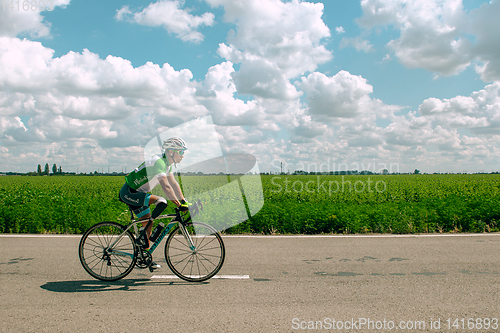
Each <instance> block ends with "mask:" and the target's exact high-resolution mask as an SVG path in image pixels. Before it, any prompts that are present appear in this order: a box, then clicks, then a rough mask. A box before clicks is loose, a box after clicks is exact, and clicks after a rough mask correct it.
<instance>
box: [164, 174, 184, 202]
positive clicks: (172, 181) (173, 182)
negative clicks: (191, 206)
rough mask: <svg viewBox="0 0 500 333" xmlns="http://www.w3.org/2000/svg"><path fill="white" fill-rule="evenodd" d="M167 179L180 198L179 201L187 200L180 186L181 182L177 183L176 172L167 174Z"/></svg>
mask: <svg viewBox="0 0 500 333" xmlns="http://www.w3.org/2000/svg"><path fill="white" fill-rule="evenodd" d="M167 179H168V182H169V184H170V186H171V187H172V189H173V190H174V193H175V196H176V197H177V199H179V201H181V200H185V198H184V195H183V194H182V190H181V187H180V186H179V183H177V180H175V177H174V174H173V173H169V174H167Z"/></svg>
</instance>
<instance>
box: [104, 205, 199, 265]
mask: <svg viewBox="0 0 500 333" xmlns="http://www.w3.org/2000/svg"><path fill="white" fill-rule="evenodd" d="M131 219H132V221H131V223H130V225H129V226H128V227H127V228H126V229H125V230H124V231H123V232H122V233H121V234H120V235H119V236H118V238H117V239H116V240H115V241H114V242H113V244H110V245H109V248H110V249H113V248H114V247H115V245H116V244H117V243H119V242H120V240H121V239H122V237H123V236H124V235H125V233H126V232H127V231H129V230H130V228H132V227H134V236H135V238H136V240H137V239H139V237H142V236H143V233H144V234H145V233H146V229H144V230H143V231H142V232H141V234H139V230H138V228H137V224H138V223H143V222H144V221H145V220H135V219H134V218H133V215H132V213H131ZM158 219H171V221H170V223H168V224H167V226H166V227H165V228H164V229H163V231H162V233H161V234H160V236H158V238H157V239H156V241H155V242H154V243H153V245H151V247H150V248H149V251H148V252H149V253H150V254H153V252H154V250H155V249H156V248H157V247H158V245H160V243H161V241H162V240H163V238H165V236H166V235H168V233H169V232H170V230H172V228H173V227H175V226H176V225H177V224H178V225H179V228H180V229H181V232H182V234H183V236H184V238H186V240H187V242H188V244H189V248H190V250H191V251H195V250H196V247H195V245H194V243H193V240H192V239H191V236H190V235H189V233H188V232H187V230H186V226H185V224H186V223H187V222H189V221H190V220H191V217H189V218H188V219H187V220H186V221H184V220H182V216H181V215H180V213H177V214H166V215H159V216H158V217H156V218H154V219H150V223H153V221H154V220H158ZM112 253H113V254H115V255H126V256H129V257H133V256H134V254H133V253H126V252H122V251H116V250H113V251H112ZM139 253H140V254H139V255H141V252H139Z"/></svg>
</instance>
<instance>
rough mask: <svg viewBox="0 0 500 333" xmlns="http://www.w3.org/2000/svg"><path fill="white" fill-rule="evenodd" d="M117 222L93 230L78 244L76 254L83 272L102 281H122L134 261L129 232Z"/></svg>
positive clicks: (97, 225)
mask: <svg viewBox="0 0 500 333" xmlns="http://www.w3.org/2000/svg"><path fill="white" fill-rule="evenodd" d="M125 230H126V228H125V227H124V226H122V225H121V224H118V223H116V222H101V223H97V224H96V225H94V226H92V227H91V228H90V229H89V230H87V232H85V234H84V235H83V236H82V239H81V240H80V246H79V250H78V254H79V256H80V262H81V263H82V266H83V268H85V270H86V271H87V273H89V274H90V275H92V276H93V277H95V278H96V279H99V280H102V281H116V280H119V279H121V278H123V277H125V276H126V275H127V274H128V273H130V272H131V271H132V269H133V268H134V265H135V262H136V261H137V247H136V245H135V240H134V236H132V234H131V233H130V231H128V230H127V231H125Z"/></svg>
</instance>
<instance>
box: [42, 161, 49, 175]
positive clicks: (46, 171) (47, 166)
mask: <svg viewBox="0 0 500 333" xmlns="http://www.w3.org/2000/svg"><path fill="white" fill-rule="evenodd" d="M43 173H44V174H45V175H48V174H49V163H45V170H44V172H43Z"/></svg>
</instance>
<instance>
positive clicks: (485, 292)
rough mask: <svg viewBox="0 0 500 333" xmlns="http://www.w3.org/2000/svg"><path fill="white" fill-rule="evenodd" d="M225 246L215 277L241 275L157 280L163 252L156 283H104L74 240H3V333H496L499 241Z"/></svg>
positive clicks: (340, 240) (281, 240)
mask: <svg viewBox="0 0 500 333" xmlns="http://www.w3.org/2000/svg"><path fill="white" fill-rule="evenodd" d="M224 241H225V244H226V251H227V253H226V262H225V264H224V266H223V268H222V270H221V271H220V272H219V275H234V276H242V275H248V278H240V279H211V280H209V281H207V282H205V283H187V282H184V281H182V280H179V279H171V278H153V279H152V278H151V277H152V276H153V275H171V274H172V273H171V272H170V271H169V269H168V267H167V265H166V263H165V259H164V258H162V253H163V246H161V248H158V249H157V252H156V256H155V260H156V261H157V262H158V263H159V264H162V268H161V269H159V270H158V271H156V272H155V273H154V274H151V273H150V272H149V271H147V270H139V269H135V270H134V271H133V272H132V273H131V274H130V275H128V276H127V277H126V278H125V279H123V280H120V281H117V282H113V283H103V282H100V281H98V280H95V279H93V278H91V277H90V276H89V275H88V274H87V273H86V272H85V271H84V270H83V268H82V267H81V265H80V262H79V259H78V242H79V238H78V237H74V236H50V237H40V236H24V237H14V236H6V235H0V279H1V280H0V281H1V283H0V318H1V319H0V320H1V325H0V331H1V332H144V331H150V332H181V331H182V332H296V331H309V330H313V329H315V330H316V331H334V332H346V331H347V332H355V331H356V332H358V331H359V332H374V331H378V332H382V331H384V332H385V331H403V330H402V328H406V329H405V330H404V331H406V332H411V331H415V332H416V331H430V332H469V331H482V332H494V331H500V327H499V326H500V322H498V321H499V319H500V306H499V305H500V297H499V296H500V292H499V290H500V256H499V254H500V235H499V234H490V235H473V236H467V235H463V236H437V237H436V236H432V237H428V236H417V237H414V236H411V237H385V236H374V237H364V236H353V237H229V236H228V237H224ZM478 318H479V319H478ZM487 318H488V320H487ZM495 318H498V319H496V325H495ZM456 319H457V320H456ZM471 319H473V320H474V322H472V321H471ZM448 320H449V321H448ZM453 324H455V326H454V325H453ZM471 324H472V326H470V325H471ZM341 325H342V326H341ZM468 325H469V328H470V327H473V328H474V329H469V328H468ZM486 326H488V328H486ZM341 327H342V329H341ZM346 327H347V329H346ZM333 328H335V330H334V329H333ZM378 328H379V329H378Z"/></svg>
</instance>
